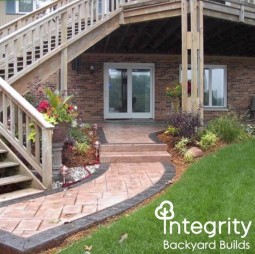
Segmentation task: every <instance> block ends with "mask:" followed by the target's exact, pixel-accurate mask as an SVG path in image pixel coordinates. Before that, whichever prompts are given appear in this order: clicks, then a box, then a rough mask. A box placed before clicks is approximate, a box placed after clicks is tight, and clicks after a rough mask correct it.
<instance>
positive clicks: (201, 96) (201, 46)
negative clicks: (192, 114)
mask: <svg viewBox="0 0 255 254" xmlns="http://www.w3.org/2000/svg"><path fill="white" fill-rule="evenodd" d="M198 55H199V68H198V71H199V99H200V100H199V111H200V118H201V122H202V124H203V121H204V12H203V1H199V51H198Z"/></svg>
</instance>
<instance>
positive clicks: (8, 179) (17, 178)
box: [0, 175, 32, 186]
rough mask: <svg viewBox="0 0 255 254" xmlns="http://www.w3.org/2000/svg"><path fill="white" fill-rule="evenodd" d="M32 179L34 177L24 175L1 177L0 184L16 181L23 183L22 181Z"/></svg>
mask: <svg viewBox="0 0 255 254" xmlns="http://www.w3.org/2000/svg"><path fill="white" fill-rule="evenodd" d="M31 180H32V177H29V176H23V175H14V176H8V177H2V178H0V186H4V185H9V184H14V183H22V182H27V181H31Z"/></svg>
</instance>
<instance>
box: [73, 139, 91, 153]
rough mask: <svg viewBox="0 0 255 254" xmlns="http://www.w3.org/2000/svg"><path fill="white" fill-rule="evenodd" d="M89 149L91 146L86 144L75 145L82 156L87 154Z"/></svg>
mask: <svg viewBox="0 0 255 254" xmlns="http://www.w3.org/2000/svg"><path fill="white" fill-rule="evenodd" d="M88 149H89V145H88V144H86V143H79V142H77V143H76V144H75V150H76V152H77V153H78V154H81V155H82V154H84V153H86V152H87V151H88Z"/></svg>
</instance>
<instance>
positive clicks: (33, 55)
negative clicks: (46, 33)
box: [31, 29, 35, 63]
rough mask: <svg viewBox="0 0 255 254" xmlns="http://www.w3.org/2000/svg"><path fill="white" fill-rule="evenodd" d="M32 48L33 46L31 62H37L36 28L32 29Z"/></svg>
mask: <svg viewBox="0 0 255 254" xmlns="http://www.w3.org/2000/svg"><path fill="white" fill-rule="evenodd" d="M31 35H32V40H31V41H32V48H31V52H32V55H31V61H32V62H31V63H34V62H35V29H33V30H32V34H31Z"/></svg>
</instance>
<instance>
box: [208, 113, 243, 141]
mask: <svg viewBox="0 0 255 254" xmlns="http://www.w3.org/2000/svg"><path fill="white" fill-rule="evenodd" d="M208 130H210V131H212V132H213V133H215V134H216V135H217V136H218V137H219V138H220V139H222V140H223V141H225V142H226V143H232V142H234V141H238V140H243V139H247V137H248V135H247V133H246V132H245V130H244V128H243V126H242V125H241V123H240V122H239V120H238V117H237V116H236V115H235V114H228V115H223V116H220V117H218V118H216V119H214V120H212V121H210V122H209V124H208Z"/></svg>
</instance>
